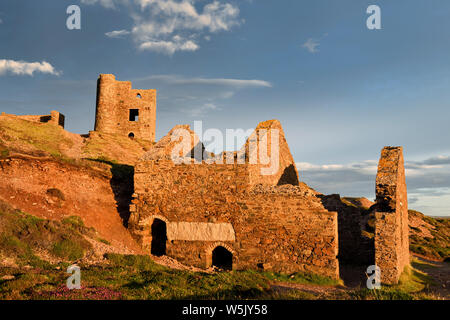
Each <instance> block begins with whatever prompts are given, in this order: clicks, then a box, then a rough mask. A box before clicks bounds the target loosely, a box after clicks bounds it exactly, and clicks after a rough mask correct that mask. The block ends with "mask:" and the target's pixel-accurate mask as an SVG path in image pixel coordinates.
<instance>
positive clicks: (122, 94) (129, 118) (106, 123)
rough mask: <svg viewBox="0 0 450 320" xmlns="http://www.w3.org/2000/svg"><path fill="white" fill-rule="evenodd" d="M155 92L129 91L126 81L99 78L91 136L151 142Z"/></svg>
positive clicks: (109, 76) (110, 77) (109, 75)
mask: <svg viewBox="0 0 450 320" xmlns="http://www.w3.org/2000/svg"><path fill="white" fill-rule="evenodd" d="M155 127H156V90H153V89H152V90H138V89H132V85H131V82H130V81H116V77H115V76H114V75H112V74H101V75H100V77H99V78H98V81H97V107H96V114H95V129H94V130H95V132H99V133H111V134H120V135H124V136H128V137H129V138H139V139H143V140H148V141H151V142H154V141H155Z"/></svg>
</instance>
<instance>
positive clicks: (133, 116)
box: [129, 109, 139, 122]
mask: <svg viewBox="0 0 450 320" xmlns="http://www.w3.org/2000/svg"><path fill="white" fill-rule="evenodd" d="M129 120H130V121H133V122H137V121H138V120H139V109H130V119H129Z"/></svg>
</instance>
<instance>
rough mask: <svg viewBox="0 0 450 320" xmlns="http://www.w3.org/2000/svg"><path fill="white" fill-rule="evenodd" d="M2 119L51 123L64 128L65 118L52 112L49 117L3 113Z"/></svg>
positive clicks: (56, 112)
mask: <svg viewBox="0 0 450 320" xmlns="http://www.w3.org/2000/svg"><path fill="white" fill-rule="evenodd" d="M1 116H2V117H14V118H18V119H22V120H27V121H32V122H38V123H51V124H55V125H58V126H61V127H63V128H64V122H65V117H64V115H63V114H62V113H59V112H58V111H54V110H53V111H51V112H50V114H47V115H15V114H7V113H5V112H2V113H1Z"/></svg>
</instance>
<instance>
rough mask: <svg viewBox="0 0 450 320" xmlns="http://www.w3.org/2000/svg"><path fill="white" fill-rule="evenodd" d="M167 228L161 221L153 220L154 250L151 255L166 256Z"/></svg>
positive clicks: (152, 249)
mask: <svg viewBox="0 0 450 320" xmlns="http://www.w3.org/2000/svg"><path fill="white" fill-rule="evenodd" d="M166 241H167V228H166V223H165V222H164V221H162V220H160V219H155V220H153V223H152V248H151V253H152V255H154V256H158V257H160V256H163V255H165V254H166Z"/></svg>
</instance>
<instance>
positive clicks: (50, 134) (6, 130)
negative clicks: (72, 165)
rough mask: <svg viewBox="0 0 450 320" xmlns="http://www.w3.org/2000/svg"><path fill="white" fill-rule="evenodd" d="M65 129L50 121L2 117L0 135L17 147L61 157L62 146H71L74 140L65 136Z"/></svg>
mask: <svg viewBox="0 0 450 320" xmlns="http://www.w3.org/2000/svg"><path fill="white" fill-rule="evenodd" d="M62 132H63V129H62V128H61V127H59V126H55V125H53V124H50V123H40V124H37V123H34V122H30V121H26V120H22V119H10V118H2V119H0V137H1V138H2V139H3V140H5V141H8V142H9V143H12V144H13V145H14V147H15V148H16V149H21V148H22V147H25V148H26V149H28V150H29V149H31V150H34V151H35V152H38V153H39V152H41V153H42V152H45V153H47V154H49V155H52V156H54V157H61V146H62V145H64V146H66V147H68V148H70V147H71V146H72V145H73V142H72V141H71V140H69V139H66V138H64V135H63V134H62Z"/></svg>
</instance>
